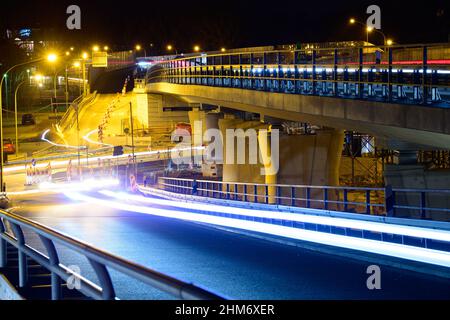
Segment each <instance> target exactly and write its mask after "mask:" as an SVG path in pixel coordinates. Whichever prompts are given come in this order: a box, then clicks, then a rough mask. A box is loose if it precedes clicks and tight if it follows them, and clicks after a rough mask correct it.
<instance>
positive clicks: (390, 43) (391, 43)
mask: <svg viewBox="0 0 450 320" xmlns="http://www.w3.org/2000/svg"><path fill="white" fill-rule="evenodd" d="M386 44H387V45H388V46H392V45H393V44H394V41H392V40H391V39H388V40H387V41H386Z"/></svg>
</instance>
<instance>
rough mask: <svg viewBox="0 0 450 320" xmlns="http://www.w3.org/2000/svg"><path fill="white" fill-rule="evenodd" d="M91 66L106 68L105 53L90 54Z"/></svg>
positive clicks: (106, 57)
mask: <svg viewBox="0 0 450 320" xmlns="http://www.w3.org/2000/svg"><path fill="white" fill-rule="evenodd" d="M92 66H93V67H94V68H107V67H108V53H107V52H101V51H99V52H93V53H92Z"/></svg>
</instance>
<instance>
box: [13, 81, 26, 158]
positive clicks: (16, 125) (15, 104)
mask: <svg viewBox="0 0 450 320" xmlns="http://www.w3.org/2000/svg"><path fill="white" fill-rule="evenodd" d="M25 82H26V81H22V82H21V83H19V85H18V86H17V88H16V91H15V93H14V111H15V114H16V117H15V127H16V158H17V157H18V155H19V126H18V119H17V113H18V112H17V93H18V92H19V89H20V87H21V86H22V85H23V84H24V83H25Z"/></svg>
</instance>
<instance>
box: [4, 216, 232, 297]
mask: <svg viewBox="0 0 450 320" xmlns="http://www.w3.org/2000/svg"><path fill="white" fill-rule="evenodd" d="M24 229H25V230H27V231H28V232H32V233H34V234H35V235H37V236H38V237H39V239H40V240H41V242H42V244H43V246H44V247H45V249H46V253H44V252H41V251H39V250H38V249H36V248H33V247H31V246H30V245H29V244H28V243H27V240H26V239H27V238H28V236H27V237H25V233H24ZM7 243H9V244H10V245H12V246H13V247H15V248H16V249H17V250H18V273H19V287H21V288H23V287H25V286H26V285H27V281H28V265H27V257H30V258H32V259H33V260H35V261H36V262H37V263H38V264H39V265H41V266H42V267H44V268H46V269H47V270H48V271H49V272H50V273H51V297H52V299H53V300H59V299H61V298H62V282H63V281H64V282H67V281H69V280H71V279H78V280H79V281H80V283H81V285H80V286H79V288H76V290H78V291H79V292H81V293H82V294H84V295H85V296H87V297H90V298H93V299H96V300H113V299H116V298H117V297H116V293H115V289H114V283H113V279H112V278H111V276H110V272H109V270H108V269H109V268H110V269H114V270H116V271H118V272H120V273H121V274H124V275H127V276H129V277H131V278H133V279H136V280H138V281H140V282H142V283H145V284H147V285H149V286H151V287H153V288H156V289H159V290H161V291H162V292H166V293H168V294H170V295H172V296H173V297H175V298H179V299H207V300H217V299H223V298H222V297H221V296H219V295H217V294H215V293H212V292H210V291H207V290H206V289H203V288H200V287H198V286H195V285H193V284H189V283H186V282H183V281H181V280H178V279H175V278H172V277H170V276H168V275H165V274H162V273H159V272H157V271H154V270H151V269H149V268H146V267H144V266H141V265H138V264H136V263H133V262H130V261H127V260H125V259H123V258H120V257H117V256H114V255H112V254H110V253H107V252H105V251H102V250H100V249H97V248H95V247H93V246H90V245H88V244H86V243H83V242H81V241H79V240H76V239H74V238H70V237H68V236H66V235H64V234H62V233H59V232H57V231H55V230H53V229H51V228H48V227H45V226H43V225H41V224H39V223H37V222H34V221H31V220H28V219H26V218H23V217H21V216H18V215H16V214H12V213H8V212H5V211H0V268H4V267H6V266H7V262H8V261H7ZM56 244H58V245H59V246H58V248H59V247H61V246H62V247H64V249H68V250H70V251H73V252H75V253H78V254H80V255H82V256H84V257H85V258H86V259H87V260H88V261H89V263H90V265H91V266H92V268H93V270H94V272H95V274H96V275H97V278H98V282H99V284H100V285H96V284H94V282H92V281H90V280H89V279H86V278H85V277H83V276H82V275H81V274H79V273H77V271H75V270H71V269H70V268H68V267H67V266H65V265H63V264H62V263H61V261H60V258H59V252H58V250H57V247H56V246H55V245H56Z"/></svg>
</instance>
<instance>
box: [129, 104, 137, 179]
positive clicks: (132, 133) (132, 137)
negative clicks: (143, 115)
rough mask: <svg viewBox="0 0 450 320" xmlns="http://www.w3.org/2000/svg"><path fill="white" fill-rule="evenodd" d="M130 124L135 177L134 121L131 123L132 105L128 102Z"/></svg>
mask: <svg viewBox="0 0 450 320" xmlns="http://www.w3.org/2000/svg"><path fill="white" fill-rule="evenodd" d="M130 122H131V149H132V153H133V163H134V173H135V175H137V167H136V156H135V151H134V121H133V103H132V102H130Z"/></svg>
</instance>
